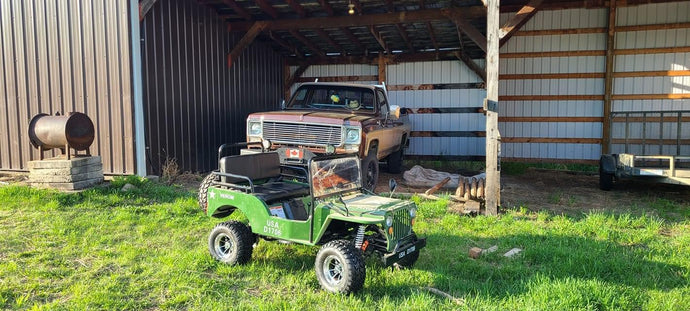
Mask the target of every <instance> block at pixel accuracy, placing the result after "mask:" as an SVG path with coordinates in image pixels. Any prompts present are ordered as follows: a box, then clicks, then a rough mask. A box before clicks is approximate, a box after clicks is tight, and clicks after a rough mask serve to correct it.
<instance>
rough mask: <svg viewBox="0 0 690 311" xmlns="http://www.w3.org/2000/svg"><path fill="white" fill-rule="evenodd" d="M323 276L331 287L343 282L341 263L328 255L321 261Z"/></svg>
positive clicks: (336, 258)
mask: <svg viewBox="0 0 690 311" xmlns="http://www.w3.org/2000/svg"><path fill="white" fill-rule="evenodd" d="M323 275H324V277H325V279H326V281H327V282H328V283H329V284H331V285H337V284H338V283H340V282H342V280H343V263H342V262H340V259H338V257H336V256H334V255H329V256H328V257H326V260H324V261H323Z"/></svg>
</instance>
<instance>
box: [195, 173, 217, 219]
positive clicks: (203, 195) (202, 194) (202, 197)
mask: <svg viewBox="0 0 690 311" xmlns="http://www.w3.org/2000/svg"><path fill="white" fill-rule="evenodd" d="M214 181H218V175H214V174H213V173H210V174H208V175H206V177H205V178H204V180H202V181H201V184H200V185H199V195H198V196H197V199H198V201H199V207H200V208H201V210H203V211H204V213H205V212H206V210H207V209H208V205H207V204H206V203H207V201H208V200H207V198H208V196H207V195H208V187H210V186H211V184H212V183H213V182H214Z"/></svg>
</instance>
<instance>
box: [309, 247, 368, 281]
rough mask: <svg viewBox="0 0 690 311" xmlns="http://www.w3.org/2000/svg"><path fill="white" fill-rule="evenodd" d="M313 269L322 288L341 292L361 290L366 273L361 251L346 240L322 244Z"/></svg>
mask: <svg viewBox="0 0 690 311" xmlns="http://www.w3.org/2000/svg"><path fill="white" fill-rule="evenodd" d="M314 269H315V270H316V278H317V279H318V280H319V284H321V287H322V288H323V289H324V290H327V291H329V292H332V293H341V294H349V293H354V292H357V291H359V290H361V289H362V287H364V280H365V278H366V274H367V271H366V266H365V265H364V255H363V254H362V251H360V250H358V249H356V248H355V247H354V245H353V244H352V242H350V241H347V240H335V241H331V242H328V243H326V244H325V245H324V246H322V247H321V249H320V250H319V252H318V254H316V261H315V263H314Z"/></svg>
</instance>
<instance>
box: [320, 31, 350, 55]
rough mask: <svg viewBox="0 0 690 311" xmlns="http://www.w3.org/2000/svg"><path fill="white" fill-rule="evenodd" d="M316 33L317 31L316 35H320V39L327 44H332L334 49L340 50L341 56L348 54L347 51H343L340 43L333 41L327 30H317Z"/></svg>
mask: <svg viewBox="0 0 690 311" xmlns="http://www.w3.org/2000/svg"><path fill="white" fill-rule="evenodd" d="M314 31H316V34H318V35H319V37H321V38H323V39H324V40H326V42H328V44H330V45H331V46H332V47H334V48H335V49H336V50H338V52H340V55H345V54H346V53H345V49H343V47H342V46H340V44H338V42H335V41H334V40H333V39H331V37H330V36H329V35H328V33H327V32H326V31H325V30H323V29H315V30H314Z"/></svg>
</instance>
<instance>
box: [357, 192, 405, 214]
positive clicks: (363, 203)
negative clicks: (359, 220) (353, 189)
mask: <svg viewBox="0 0 690 311" xmlns="http://www.w3.org/2000/svg"><path fill="white" fill-rule="evenodd" d="M343 201H344V202H345V204H347V208H348V209H349V210H350V211H354V212H367V213H368V214H373V215H376V214H378V211H380V212H381V214H385V212H387V211H394V210H397V209H399V208H401V207H404V206H408V205H409V204H412V203H411V202H408V201H403V200H398V199H392V198H386V197H380V196H375V195H368V194H363V193H358V194H354V195H349V196H345V197H343Z"/></svg>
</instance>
